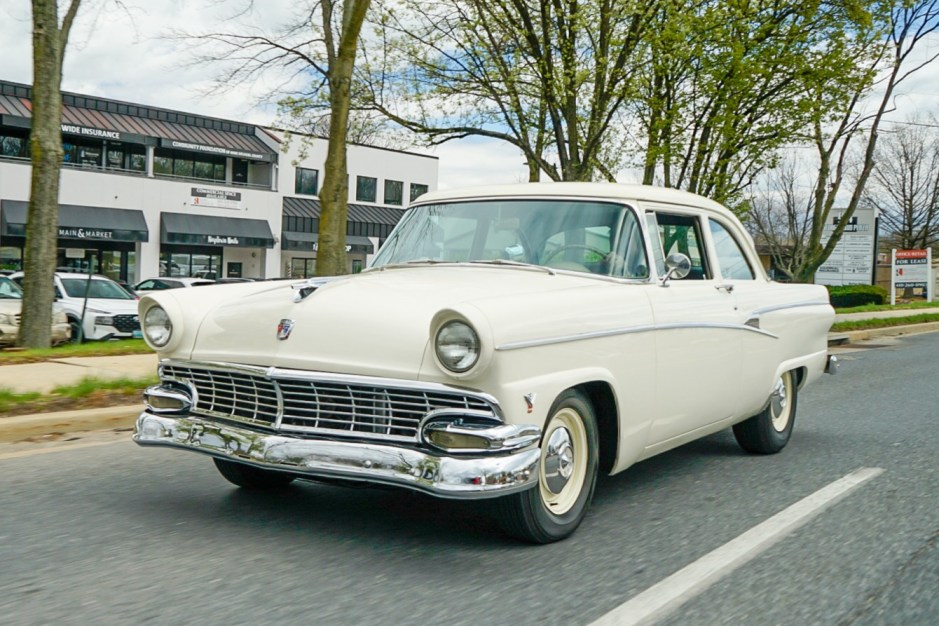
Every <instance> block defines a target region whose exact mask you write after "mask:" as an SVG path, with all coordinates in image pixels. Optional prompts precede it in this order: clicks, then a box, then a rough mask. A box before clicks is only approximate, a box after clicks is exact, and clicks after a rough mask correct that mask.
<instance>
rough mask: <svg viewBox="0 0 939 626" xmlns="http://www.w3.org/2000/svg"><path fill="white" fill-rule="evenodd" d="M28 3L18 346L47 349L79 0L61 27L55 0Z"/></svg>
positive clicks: (74, 0)
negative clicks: (26, 172)
mask: <svg viewBox="0 0 939 626" xmlns="http://www.w3.org/2000/svg"><path fill="white" fill-rule="evenodd" d="M32 2H33V90H32V129H31V131H30V137H29V149H30V157H31V159H32V175H31V180H30V195H29V213H28V216H27V223H26V248H25V250H24V259H23V270H24V277H23V309H22V310H23V317H22V322H21V325H20V330H19V335H18V337H17V342H18V343H19V345H22V346H26V347H29V348H48V347H49V344H50V342H51V339H52V338H51V328H52V302H53V300H54V298H55V294H54V284H53V276H54V274H55V261H56V249H57V239H58V224H59V173H60V169H61V166H62V154H63V151H62V131H61V124H62V93H61V87H62V62H63V60H64V58H65V47H66V43H67V42H68V36H69V31H70V30H71V28H72V23H73V22H74V21H75V16H76V15H77V14H78V8H79V6H80V5H81V0H71V2H70V3H69V5H68V9H67V10H66V12H65V16H64V17H63V19H62V23H61V24H60V23H59V6H58V2H57V1H56V0H32Z"/></svg>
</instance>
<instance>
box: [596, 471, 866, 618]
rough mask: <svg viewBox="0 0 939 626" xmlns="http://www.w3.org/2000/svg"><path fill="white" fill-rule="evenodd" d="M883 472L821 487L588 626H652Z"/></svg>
mask: <svg viewBox="0 0 939 626" xmlns="http://www.w3.org/2000/svg"><path fill="white" fill-rule="evenodd" d="M883 471H884V470H883V469H881V468H879V467H865V468H862V469H859V470H857V471H855V472H852V473H850V474H848V475H847V476H845V477H843V478H840V479H838V480H836V481H835V482H833V483H831V484H830V485H828V486H826V487H822V488H821V489H819V490H818V491H816V492H815V493H813V494H812V495H810V496H807V497H805V498H803V499H802V500H799V501H798V502H796V503H795V504H793V505H792V506H790V507H788V508H786V509H784V510H782V511H780V512H779V513H777V514H776V515H774V516H773V517H771V518H769V519H768V520H766V521H765V522H763V523H761V524H758V525H756V526H754V527H753V528H751V529H750V530H748V531H747V532H745V533H743V534H742V535H740V536H739V537H737V538H736V539H732V540H731V541H728V542H727V543H725V544H724V545H722V546H721V547H720V548H717V549H716V550H714V551H712V552H709V553H708V554H705V555H704V556H703V557H701V558H700V559H698V560H697V561H695V562H694V563H692V564H690V565H688V566H687V567H685V568H683V569H680V570H678V571H677V572H675V573H674V574H672V575H671V576H669V577H668V578H666V579H664V580H662V581H660V582H658V583H656V584H655V585H653V586H651V587H649V588H648V589H646V590H645V591H643V592H642V593H640V594H639V595H637V596H634V597H633V598H631V599H629V600H627V601H626V602H624V603H623V604H621V605H619V606H618V607H616V608H615V609H613V610H612V611H610V612H609V613H607V614H606V615H604V616H603V617H601V618H600V619H598V620H596V621H595V622H593V623H592V624H591V626H627V625H631V624H652V623H654V622H656V621H658V620H660V619H662V618H663V617H665V616H666V615H667V614H669V613H671V612H672V611H673V610H675V609H676V608H678V607H679V606H681V605H682V604H684V603H685V602H687V601H688V600H690V599H691V598H693V597H695V596H696V595H698V594H699V593H701V592H702V591H704V590H705V589H707V588H708V587H710V586H711V585H712V584H714V583H715V582H717V581H718V580H720V579H721V578H722V577H724V576H725V575H726V574H728V573H730V572H731V571H733V570H734V569H735V568H737V567H739V566H741V565H743V564H744V563H746V562H747V561H749V560H750V559H752V558H754V557H755V556H757V555H758V554H760V553H761V552H763V551H764V550H766V549H767V548H769V547H770V546H772V545H773V544H774V543H776V542H777V541H779V540H780V539H782V538H783V537H785V536H786V535H788V534H789V533H791V532H793V531H794V530H796V529H797V528H799V527H800V526H802V525H803V524H805V523H806V522H808V521H809V520H810V519H812V518H813V517H815V516H816V515H818V514H819V513H821V512H822V511H823V510H824V509H825V508H827V507H829V506H831V505H832V504H834V503H835V502H837V501H838V500H840V499H841V498H843V497H845V496H846V495H848V493H850V492H851V491H852V490H853V489H855V488H856V487H859V486H860V485H861V484H862V483H864V482H866V481H868V480H870V479H871V478H874V477H875V476H877V475H879V474H881V473H882V472H883Z"/></svg>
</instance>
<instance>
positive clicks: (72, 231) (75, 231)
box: [59, 226, 114, 239]
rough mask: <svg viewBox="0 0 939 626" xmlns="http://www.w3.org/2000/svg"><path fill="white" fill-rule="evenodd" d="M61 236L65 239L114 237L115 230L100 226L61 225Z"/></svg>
mask: <svg viewBox="0 0 939 626" xmlns="http://www.w3.org/2000/svg"><path fill="white" fill-rule="evenodd" d="M59 237H62V238H63V239H113V238H114V231H113V230H101V229H98V228H62V227H61V226H60V227H59Z"/></svg>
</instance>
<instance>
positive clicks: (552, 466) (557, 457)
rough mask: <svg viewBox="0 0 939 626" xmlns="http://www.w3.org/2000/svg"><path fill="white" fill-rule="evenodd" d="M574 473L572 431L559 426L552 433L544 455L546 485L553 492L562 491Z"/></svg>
mask: <svg viewBox="0 0 939 626" xmlns="http://www.w3.org/2000/svg"><path fill="white" fill-rule="evenodd" d="M573 473H574V446H573V443H572V439H571V433H570V432H569V431H568V430H567V429H566V428H558V429H557V430H555V431H554V432H553V433H551V438H550V439H548V445H547V448H546V450H545V455H544V476H545V487H547V488H548V491H550V492H551V493H553V494H559V493H561V490H563V489H564V487H565V486H566V485H567V483H568V481H569V480H570V479H571V475H572V474H573Z"/></svg>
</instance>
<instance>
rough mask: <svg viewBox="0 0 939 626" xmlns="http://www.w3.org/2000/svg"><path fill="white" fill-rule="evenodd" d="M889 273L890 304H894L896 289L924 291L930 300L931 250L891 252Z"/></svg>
mask: <svg viewBox="0 0 939 626" xmlns="http://www.w3.org/2000/svg"><path fill="white" fill-rule="evenodd" d="M892 257H893V262H892V263H891V272H890V275H891V277H890V303H891V304H895V303H896V291H897V289H925V290H926V292H927V296H926V297H927V299H929V300H932V248H926V249H925V250H896V249H895V250H893V254H892Z"/></svg>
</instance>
